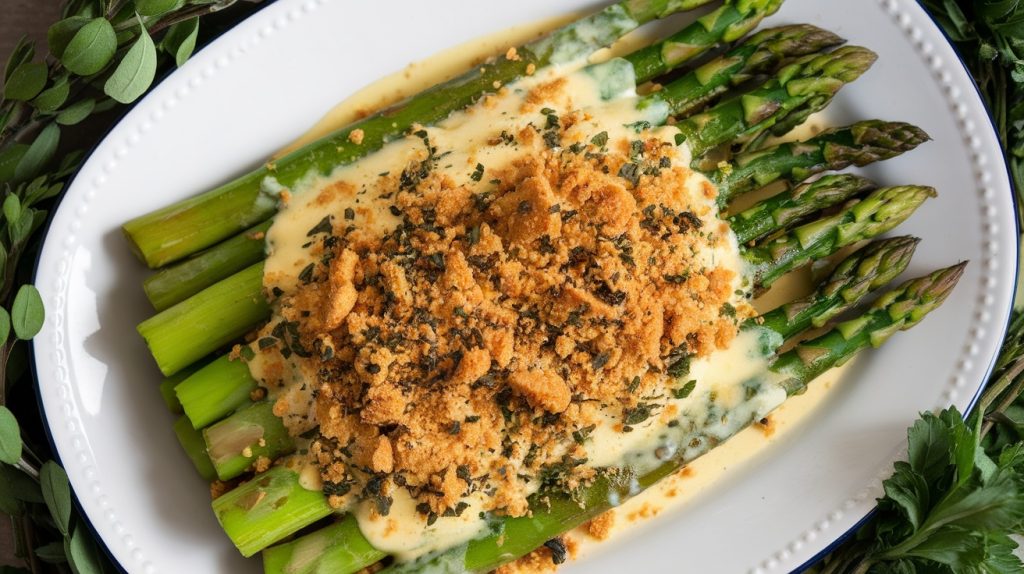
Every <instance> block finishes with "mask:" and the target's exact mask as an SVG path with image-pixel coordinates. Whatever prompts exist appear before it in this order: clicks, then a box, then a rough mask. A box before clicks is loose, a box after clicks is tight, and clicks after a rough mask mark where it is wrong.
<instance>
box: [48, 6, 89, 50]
mask: <svg viewBox="0 0 1024 574" xmlns="http://www.w3.org/2000/svg"><path fill="white" fill-rule="evenodd" d="M90 20H91V18H89V17H87V16H71V17H70V18H65V19H63V20H60V21H58V22H55V23H54V24H52V25H50V28H49V29H48V30H47V31H46V43H47V44H48V45H49V46H50V54H51V55H52V56H53V57H54V58H57V59H60V58H61V56H63V55H64V50H65V49H66V48H67V47H68V44H70V43H71V39H72V38H74V37H75V33H76V32H78V31H79V30H81V29H82V26H85V25H86V24H88V23H89V21H90Z"/></svg>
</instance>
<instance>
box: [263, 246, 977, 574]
mask: <svg viewBox="0 0 1024 574" xmlns="http://www.w3.org/2000/svg"><path fill="white" fill-rule="evenodd" d="M964 265H965V264H960V265H955V266H953V267H949V268H947V269H942V270H939V271H936V272H934V273H932V274H930V275H926V276H924V277H921V278H918V279H913V280H911V281H909V282H907V283H904V284H903V285H901V286H900V287H898V288H896V289H894V290H893V291H891V292H890V293H887V294H885V295H883V296H882V297H881V298H880V299H878V301H877V302H876V303H875V304H874V305H873V306H872V307H871V309H870V310H869V311H867V312H866V313H864V314H863V315H861V316H860V317H858V318H857V319H853V320H851V321H847V322H845V323H842V324H840V325H839V326H837V327H835V328H834V329H832V330H831V331H829V332H827V333H825V334H824V335H822V336H820V337H817V338H815V339H812V340H810V341H806V342H803V343H801V344H799V345H797V346H796V347H794V348H793V349H792V350H790V351H787V352H786V353H783V354H782V355H780V356H779V357H778V358H776V359H775V360H774V361H773V362H772V363H771V365H770V366H769V369H768V373H766V376H765V377H763V379H761V380H760V381H756V382H754V381H752V382H751V383H752V385H751V386H750V388H751V389H755V388H756V387H755V385H756V384H758V383H759V384H760V385H763V386H764V387H771V388H779V389H780V390H781V391H783V392H784V393H785V394H786V395H787V396H792V395H796V394H800V393H802V392H803V391H804V390H805V389H806V388H807V385H808V384H809V383H810V382H811V381H813V380H814V379H815V378H817V377H818V376H819V375H821V374H822V373H823V372H825V371H826V370H828V369H830V368H832V367H834V366H837V365H840V364H842V363H844V362H845V361H847V360H849V359H851V358H852V357H853V356H854V355H856V354H857V353H858V352H859V351H861V350H863V349H864V348H866V347H868V346H869V345H871V346H875V347H877V346H879V345H880V344H881V343H882V342H884V341H885V340H886V339H887V338H888V337H889V336H891V335H892V334H893V333H895V332H896V331H898V330H905V329H908V328H910V327H911V326H913V325H914V324H916V323H917V322H919V321H920V320H921V319H922V318H923V317H924V316H925V315H927V314H928V313H930V312H931V311H933V310H934V309H936V308H937V307H938V306H939V305H941V304H942V302H943V301H944V300H945V298H946V297H947V296H948V295H949V293H950V292H951V291H952V289H953V287H955V286H956V282H957V280H958V279H959V278H960V275H961V274H962V272H963V268H964ZM764 390H765V389H764V388H762V389H760V391H764ZM753 400H756V397H755V399H753ZM737 411H739V412H748V414H747V415H746V417H745V418H744V419H743V420H742V421H734V422H736V423H738V424H735V425H733V426H732V427H731V429H730V430H731V433H729V434H723V433H721V432H716V431H713V430H711V429H710V428H707V427H701V426H694V427H693V428H690V429H689V430H688V431H687V434H685V435H684V436H683V437H681V440H680V441H678V442H679V444H688V445H690V448H686V449H676V450H674V451H672V452H674V454H673V455H672V456H670V457H669V458H668V459H667V460H664V462H663V463H662V464H661V465H660V466H657V467H655V468H653V469H651V470H637V469H630V468H625V469H619V470H618V471H616V472H607V473H601V474H600V475H599V477H598V478H597V480H595V481H594V483H593V484H592V485H591V486H589V487H587V488H584V489H581V491H579V492H577V493H576V494H575V495H574V496H572V497H570V496H567V495H566V494H565V493H561V492H547V491H544V492H540V493H537V494H536V495H534V496H533V497H532V499H531V505H530V508H531V513H530V514H529V515H527V516H522V517H517V518H495V522H494V523H493V524H492V527H491V529H490V530H489V532H488V533H487V534H485V535H483V536H481V537H479V538H476V539H474V540H471V541H469V542H468V543H465V544H462V545H460V546H458V547H456V548H452V549H449V550H446V551H443V552H441V553H439V554H438V555H435V556H433V557H429V558H427V559H425V560H419V561H415V562H411V563H405V564H396V565H394V566H392V567H390V568H387V569H385V570H384V572H386V573H388V574H400V573H403V574H412V573H423V572H432V571H434V569H435V568H438V567H441V566H444V567H446V568H448V569H447V570H442V571H446V572H452V571H454V572H468V573H483V572H489V571H490V570H493V569H494V568H497V567H498V566H501V565H502V564H506V563H508V562H511V561H513V560H515V559H516V558H518V557H520V556H523V555H525V554H527V553H529V552H531V551H532V550H533V549H535V548H538V547H539V546H541V545H542V544H544V542H546V541H548V540H550V539H552V538H556V537H558V536H559V535H561V534H562V533H564V532H567V531H569V530H571V529H573V528H575V527H577V526H579V525H581V524H583V523H584V522H586V521H587V520H590V519H591V518H593V517H595V516H597V515H598V514H600V513H602V512H604V511H606V510H608V509H609V508H611V507H612V506H613V505H614V504H619V503H621V502H622V501H623V500H625V499H627V498H630V497H632V496H634V495H636V494H637V493H639V492H642V491H643V490H645V489H646V488H648V487H650V486H651V485H653V484H654V483H656V482H658V481H659V480H661V479H662V478H664V477H666V476H668V475H670V474H672V473H674V472H675V471H677V470H678V469H679V468H680V467H681V466H683V465H685V464H686V463H688V462H691V461H692V460H694V459H696V458H697V457H699V456H701V455H703V454H704V453H706V452H707V451H708V450H710V449H712V448H714V447H715V446H717V445H718V444H720V443H721V442H722V441H724V440H727V439H728V438H729V437H730V436H731V435H732V434H735V433H736V432H738V431H739V430H741V429H742V428H745V427H747V426H749V425H750V424H752V423H753V422H755V421H757V420H760V419H761V418H763V417H764V416H765V415H767V414H768V413H767V412H763V411H761V410H759V409H757V408H750V409H737ZM709 420H712V421H716V422H717V420H718V419H717V418H712V419H709ZM300 540H301V539H300ZM364 543H366V540H365V538H363V537H362V535H361V533H359V532H358V529H355V530H354V531H349V532H348V533H347V534H346V538H345V539H344V540H343V541H342V540H332V545H333V546H332V547H333V548H334V549H337V548H339V547H341V546H342V545H343V544H347V545H351V546H353V547H356V548H359V547H362V544H364ZM334 552H336V553H337V552H339V551H338V550H334ZM332 560H334V561H336V562H333V563H335V564H345V565H346V566H347V569H338V570H332V572H337V574H351V573H353V572H357V571H359V570H360V569H361V568H365V567H367V566H370V565H372V564H373V562H371V561H370V560H374V561H376V558H367V559H365V560H361V559H360V556H358V555H356V554H355V553H353V554H351V555H347V556H343V557H341V556H335V557H333V558H332ZM266 572H267V574H277V573H282V572H286V570H283V569H280V570H279V569H273V570H271V569H268V570H266Z"/></svg>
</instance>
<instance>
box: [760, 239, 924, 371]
mask: <svg viewBox="0 0 1024 574" xmlns="http://www.w3.org/2000/svg"><path fill="white" fill-rule="evenodd" d="M919 242H920V239H918V238H916V237H893V238H891V239H879V240H876V241H873V242H871V243H869V244H868V245H867V246H865V247H863V248H861V249H859V250H857V251H856V252H854V253H853V254H851V255H850V256H848V257H847V258H846V259H844V260H843V261H842V262H841V263H840V264H839V265H837V266H836V268H835V269H834V270H833V271H832V273H831V274H830V275H829V277H828V279H826V280H825V281H823V282H822V283H821V284H820V285H819V286H818V288H817V289H815V291H814V293H811V294H810V295H808V296H807V297H803V298H801V299H797V300H796V301H792V302H790V303H787V304H785V305H782V306H781V307H778V308H776V309H773V310H772V311H769V312H767V313H765V314H763V315H761V316H760V317H756V318H753V319H750V320H748V321H746V322H745V323H744V324H743V328H744V329H745V330H750V329H755V330H763V331H766V332H768V333H770V334H771V337H770V340H771V344H770V345H768V347H769V348H767V349H765V354H769V353H772V352H774V351H775V349H777V348H778V347H780V346H781V345H782V343H783V342H784V341H785V340H787V339H789V338H791V337H793V336H795V335H797V334H799V333H801V332H803V331H805V330H806V329H808V328H810V327H823V326H824V325H825V324H826V323H828V322H829V321H831V320H832V319H833V318H834V317H837V316H838V315H840V314H842V313H844V312H845V311H847V310H849V309H850V308H851V307H853V306H854V305H855V304H857V303H858V302H859V301H861V300H863V299H864V298H865V297H867V296H868V294H870V293H871V292H873V291H875V290H877V289H879V288H881V287H882V286H884V285H885V284H886V283H888V282H890V281H892V280H893V279H895V278H896V277H897V276H899V274H900V273H902V272H903V271H904V270H905V269H906V268H907V265H908V264H909V263H910V259H911V257H913V256H914V250H915V249H917V244H918V243H919Z"/></svg>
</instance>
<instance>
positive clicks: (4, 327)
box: [0, 254, 11, 347]
mask: <svg viewBox="0 0 1024 574" xmlns="http://www.w3.org/2000/svg"><path fill="white" fill-rule="evenodd" d="M4 259H5V260H6V259H7V255H6V254H5V255H4ZM10 336H11V314H10V313H8V312H7V309H4V308H3V307H0V347H2V346H4V345H5V344H7V338H8V337H10Z"/></svg>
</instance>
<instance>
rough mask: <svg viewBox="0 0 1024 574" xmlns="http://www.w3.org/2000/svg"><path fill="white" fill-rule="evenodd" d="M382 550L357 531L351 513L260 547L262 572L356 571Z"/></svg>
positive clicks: (320, 573)
mask: <svg viewBox="0 0 1024 574" xmlns="http://www.w3.org/2000/svg"><path fill="white" fill-rule="evenodd" d="M385 556H387V555H386V554H384V553H383V552H381V551H380V550H377V549H376V548H374V547H373V546H370V543H369V542H367V541H366V538H365V537H363V534H362V532H360V531H359V523H358V522H357V521H356V519H355V517H354V516H352V515H351V514H348V515H345V516H344V517H342V518H341V519H339V520H338V521H337V522H335V523H334V524H332V525H330V526H327V527H324V528H321V529H320V530H317V531H316V532H312V533H310V534H307V535H305V536H303V537H301V538H297V539H295V540H293V541H291V542H288V543H286V544H279V545H277V546H272V547H270V548H267V549H266V550H264V551H263V572H264V573H265V574H326V573H330V572H358V571H359V570H360V569H362V568H365V567H367V566H369V565H371V564H374V563H375V562H377V561H379V560H382V559H383V558H384V557H385Z"/></svg>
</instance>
